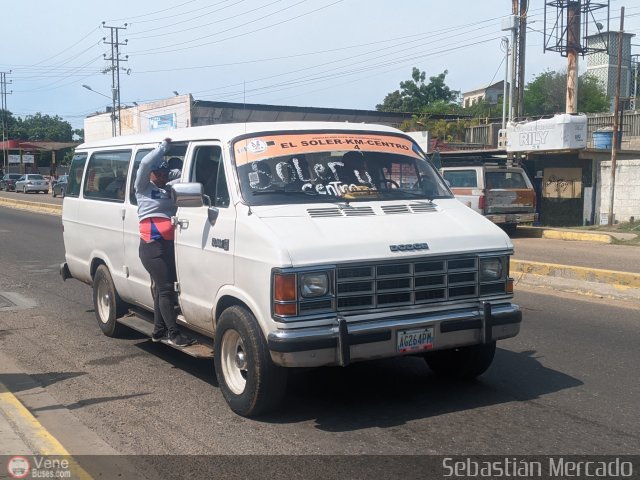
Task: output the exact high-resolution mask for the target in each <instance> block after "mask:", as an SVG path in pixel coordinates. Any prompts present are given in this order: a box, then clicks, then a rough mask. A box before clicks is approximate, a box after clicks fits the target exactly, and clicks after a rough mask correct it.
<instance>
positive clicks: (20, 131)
mask: <svg viewBox="0 0 640 480" xmlns="http://www.w3.org/2000/svg"><path fill="white" fill-rule="evenodd" d="M9 138H11V139H14V140H31V141H34V142H35V141H41V142H42V141H52V142H71V141H72V138H73V129H72V128H71V124H70V123H69V122H66V121H64V120H63V119H62V118H60V117H58V116H57V115H55V116H53V117H51V116H49V115H42V114H41V113H40V112H38V113H36V114H35V115H27V116H26V117H25V118H24V119H22V118H20V117H18V119H17V121H16V123H15V125H14V128H13V131H12V130H9Z"/></svg>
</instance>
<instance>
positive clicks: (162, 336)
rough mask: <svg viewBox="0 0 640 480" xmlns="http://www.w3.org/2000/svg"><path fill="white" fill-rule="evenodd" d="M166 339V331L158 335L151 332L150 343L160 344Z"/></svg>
mask: <svg viewBox="0 0 640 480" xmlns="http://www.w3.org/2000/svg"><path fill="white" fill-rule="evenodd" d="M166 339H167V331H166V330H161V331H160V332H158V333H155V332H153V333H152V334H151V341H152V342H161V341H162V340H166Z"/></svg>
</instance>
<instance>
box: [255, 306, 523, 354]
mask: <svg viewBox="0 0 640 480" xmlns="http://www.w3.org/2000/svg"><path fill="white" fill-rule="evenodd" d="M521 322H522V312H521V311H520V307H518V306H517V305H514V304H512V303H495V304H491V303H489V302H482V303H481V304H479V305H478V306H477V307H471V308H465V309H459V310H447V311H441V312H433V313H427V314H420V315H415V314H413V315H407V316H401V317H394V318H389V319H382V320H369V321H361V322H351V323H349V322H347V321H346V320H345V319H344V318H342V317H340V316H338V318H336V320H335V322H334V324H333V325H327V326H323V327H309V328H300V329H287V330H284V329H280V330H275V331H273V332H271V333H269V336H268V338H267V344H268V346H269V350H270V352H271V358H272V360H273V361H274V362H275V363H276V364H278V365H281V366H286V367H318V366H323V365H343V366H344V365H348V364H349V363H351V362H354V361H362V360H371V359H374V358H387V357H396V356H400V355H405V354H403V353H399V352H398V351H397V342H396V339H397V335H398V332H400V331H403V330H407V329H417V328H422V327H433V332H434V335H433V336H434V339H433V349H432V350H430V351H434V350H446V349H450V348H456V347H462V346H465V345H475V344H480V343H488V342H492V341H494V340H501V339H504V338H510V337H515V336H516V335H517V334H518V332H519V331H520V323H521Z"/></svg>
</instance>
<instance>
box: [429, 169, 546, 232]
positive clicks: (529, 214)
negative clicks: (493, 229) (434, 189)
mask: <svg viewBox="0 0 640 480" xmlns="http://www.w3.org/2000/svg"><path fill="white" fill-rule="evenodd" d="M440 172H441V173H442V176H443V177H444V179H445V180H446V181H447V182H448V184H449V187H450V188H451V191H452V192H453V194H454V195H455V196H456V198H457V199H458V200H460V201H461V202H462V203H464V204H465V205H467V206H468V207H471V208H472V209H473V210H474V211H476V212H478V213H480V214H482V215H484V216H485V217H486V218H488V219H489V220H491V221H492V222H493V223H495V224H497V225H500V226H501V227H502V228H503V229H504V230H505V231H506V232H507V233H513V232H515V230H516V227H517V226H518V225H532V224H533V223H534V222H535V221H537V219H538V215H537V213H536V193H535V190H534V188H533V185H532V183H531V180H529V177H528V176H527V173H526V172H525V171H524V169H523V168H521V167H507V166H498V165H487V164H484V165H481V164H480V165H479V164H474V165H468V166H451V167H449V166H447V167H442V168H441V169H440Z"/></svg>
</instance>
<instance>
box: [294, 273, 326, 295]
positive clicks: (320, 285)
mask: <svg viewBox="0 0 640 480" xmlns="http://www.w3.org/2000/svg"><path fill="white" fill-rule="evenodd" d="M300 293H301V294H302V296H303V297H304V298H315V297H323V296H325V295H326V294H327V293H329V275H328V274H327V272H309V273H301V274H300Z"/></svg>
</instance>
